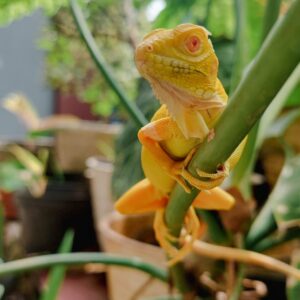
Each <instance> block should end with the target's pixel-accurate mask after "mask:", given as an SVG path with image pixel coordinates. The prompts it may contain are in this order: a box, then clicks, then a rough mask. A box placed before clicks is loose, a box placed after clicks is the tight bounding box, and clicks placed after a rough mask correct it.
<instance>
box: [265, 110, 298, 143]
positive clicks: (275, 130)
mask: <svg viewBox="0 0 300 300" xmlns="http://www.w3.org/2000/svg"><path fill="white" fill-rule="evenodd" d="M299 118H300V108H295V109H293V110H291V111H289V112H287V113H285V114H283V115H282V116H280V117H279V118H278V119H277V120H276V121H275V122H274V123H273V124H272V126H270V127H269V128H268V130H267V131H266V134H265V137H266V138H280V137H282V136H283V135H284V133H285V132H286V130H287V129H288V128H289V126H290V125H292V124H293V123H294V122H295V121H296V120H297V119H299Z"/></svg>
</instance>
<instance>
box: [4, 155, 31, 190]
mask: <svg viewBox="0 0 300 300" xmlns="http://www.w3.org/2000/svg"><path fill="white" fill-rule="evenodd" d="M25 172H26V170H25V169H24V167H23V166H22V165H21V164H20V163H19V162H17V161H15V160H7V161H3V162H0V188H1V189H3V190H5V191H7V192H14V191H16V190H18V189H21V188H23V187H25V186H26V182H25V180H24V176H23V175H25V176H26V174H25Z"/></svg>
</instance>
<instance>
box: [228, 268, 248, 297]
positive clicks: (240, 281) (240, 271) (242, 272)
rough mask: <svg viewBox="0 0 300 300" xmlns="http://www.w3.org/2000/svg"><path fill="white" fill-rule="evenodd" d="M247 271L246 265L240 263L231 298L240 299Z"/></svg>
mask: <svg viewBox="0 0 300 300" xmlns="http://www.w3.org/2000/svg"><path fill="white" fill-rule="evenodd" d="M245 271H246V268H245V265H244V264H240V265H239V268H238V274H237V278H236V282H235V286H234V290H233V292H232V294H231V295H230V297H229V300H239V299H240V294H241V292H242V289H243V279H244V276H245Z"/></svg>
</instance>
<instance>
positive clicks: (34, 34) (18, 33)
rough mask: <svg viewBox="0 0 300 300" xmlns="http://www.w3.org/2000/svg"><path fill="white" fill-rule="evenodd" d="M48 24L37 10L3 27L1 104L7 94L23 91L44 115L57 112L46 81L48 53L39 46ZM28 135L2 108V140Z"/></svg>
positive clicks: (1, 38) (0, 32)
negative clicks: (45, 62) (38, 43)
mask: <svg viewBox="0 0 300 300" xmlns="http://www.w3.org/2000/svg"><path fill="white" fill-rule="evenodd" d="M46 21H47V20H46V18H45V17H44V16H43V13H42V12H41V11H36V12H35V13H33V14H32V15H30V16H28V17H25V18H23V19H22V20H19V21H16V22H14V23H12V24H10V25H9V26H7V27H3V28H0V41H1V43H0V103H2V100H3V98H4V97H5V96H6V95H7V94H9V93H13V92H21V93H23V94H25V95H26V96H27V97H28V98H29V99H30V100H31V101H32V103H33V104H34V106H35V108H36V109H37V110H38V112H39V114H40V115H42V116H45V115H49V114H52V112H53V100H52V99H53V95H52V91H51V89H50V88H49V87H48V86H47V83H46V80H45V71H44V55H45V53H43V51H41V50H40V49H39V48H38V45H37V41H38V39H39V37H40V36H41V34H42V30H43V26H44V24H45V22H46ZM25 132H26V131H25V128H24V126H23V124H22V123H21V122H20V121H19V120H18V119H17V118H16V117H15V116H14V115H12V114H10V113H9V112H7V111H6V110H4V109H3V108H0V139H22V138H23V137H24V136H25Z"/></svg>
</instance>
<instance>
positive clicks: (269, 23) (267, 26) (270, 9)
mask: <svg viewBox="0 0 300 300" xmlns="http://www.w3.org/2000/svg"><path fill="white" fill-rule="evenodd" d="M280 5H281V0H268V2H267V5H266V9H265V15H264V24H263V34H262V41H264V40H265V38H266V37H267V35H268V34H269V32H270V31H271V29H272V27H273V25H274V24H275V22H276V20H277V18H278V16H279V12H280Z"/></svg>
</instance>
